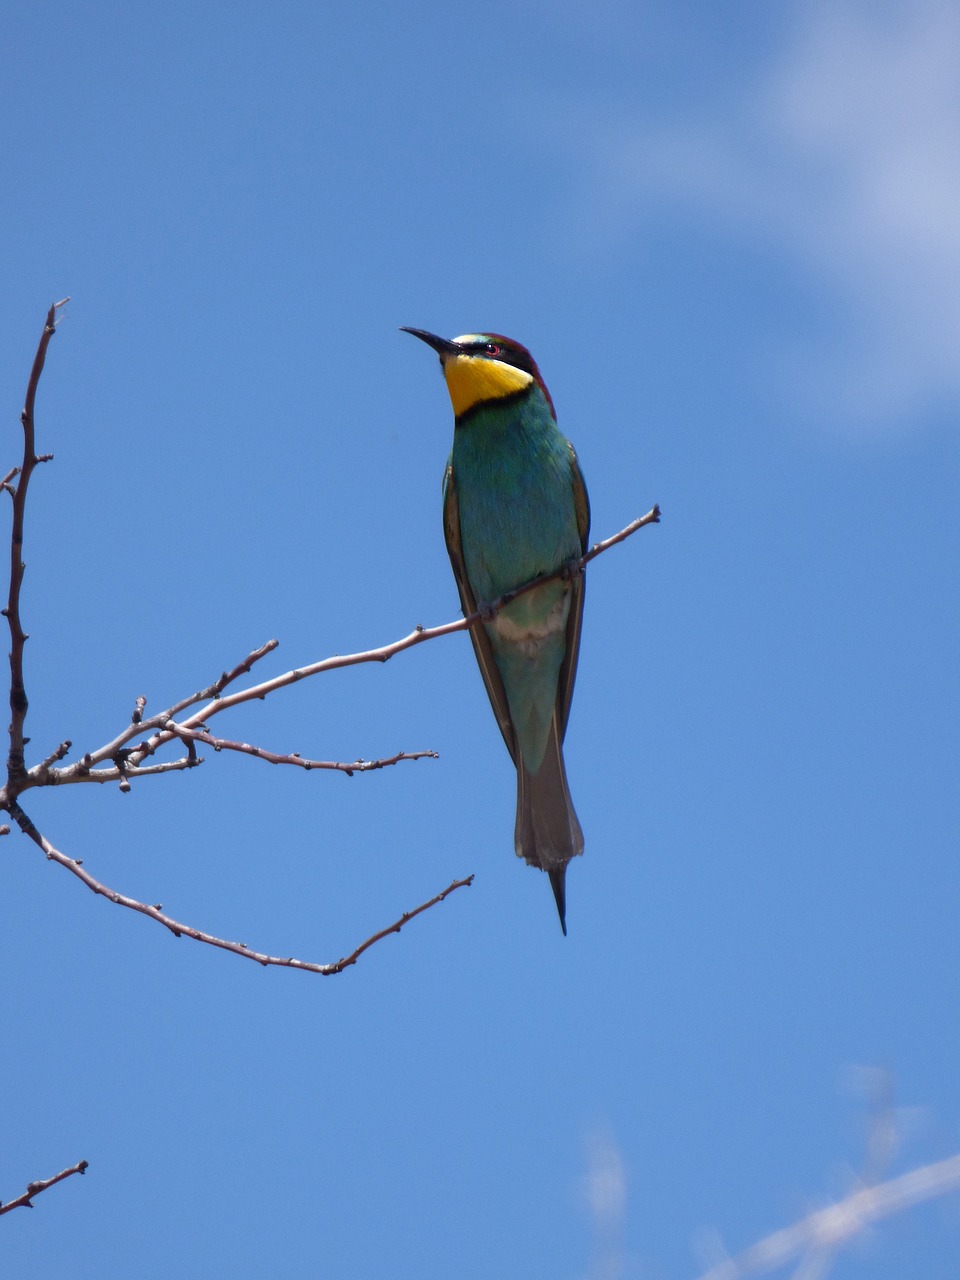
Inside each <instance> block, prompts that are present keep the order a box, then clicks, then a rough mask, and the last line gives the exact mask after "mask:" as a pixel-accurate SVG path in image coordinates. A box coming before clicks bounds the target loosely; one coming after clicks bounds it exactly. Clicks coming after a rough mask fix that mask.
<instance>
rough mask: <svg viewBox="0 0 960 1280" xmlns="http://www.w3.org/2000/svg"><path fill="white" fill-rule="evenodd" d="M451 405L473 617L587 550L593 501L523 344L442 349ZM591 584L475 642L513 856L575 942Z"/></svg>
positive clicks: (501, 615) (556, 587) (533, 596)
mask: <svg viewBox="0 0 960 1280" xmlns="http://www.w3.org/2000/svg"><path fill="white" fill-rule="evenodd" d="M405 332H406V333H412V334H413V335H414V337H416V338H420V339H421V340H422V341H423V342H425V343H427V345H428V346H430V347H433V349H434V350H435V351H436V352H437V353H438V354H439V356H440V364H441V367H442V369H443V373H444V377H445V379H446V383H447V390H448V391H449V393H450V399H451V401H452V402H453V413H454V431H453V451H452V453H451V454H450V458H449V461H448V462H447V469H446V473H445V475H444V481H443V532H444V537H445V538H446V543H447V551H448V552H449V554H450V561H451V563H452V565H453V573H454V577H455V578H456V580H457V588H458V590H459V592H460V602H461V604H462V605H463V610H464V613H466V614H470V613H475V612H476V611H477V609H478V608H480V609H481V610H483V608H484V606H485V605H488V604H492V603H493V602H494V601H495V600H497V599H498V598H499V597H500V596H502V595H504V594H505V593H506V592H508V591H510V590H511V589H512V588H513V587H518V586H520V585H521V584H523V583H525V582H529V581H531V580H532V579H534V578H539V577H544V576H546V575H548V574H555V573H557V572H558V571H559V570H562V569H563V568H564V566H566V565H568V564H570V563H572V562H574V561H576V560H579V558H580V557H581V556H582V555H583V554H584V552H585V551H586V549H587V535H588V533H589V529H590V504H589V501H588V499H587V490H586V487H585V485H584V483H583V476H582V475H581V473H580V465H579V463H578V462H577V455H576V453H574V450H573V446H572V445H571V444H570V441H569V440H567V439H566V438H565V437H564V436H563V435H561V433H560V429H559V428H558V426H557V419H556V414H555V412H554V408H553V401H552V400H551V398H550V392H549V391H548V390H547V388H546V385H545V383H544V381H543V378H542V377H541V376H540V370H539V369H538V368H537V366H536V363H535V361H534V359H533V356H531V354H530V352H529V351H528V350H527V349H526V347H522V346H521V345H520V343H519V342H513V341H512V340H511V339H510V338H504V337H503V336H502V335H501V334H497V333H469V334H466V335H464V336H463V337H460V338H453V339H449V338H438V337H437V335H436V334H433V333H428V332H427V331H426V330H424V329H405ZM583 594H584V579H583V575H582V573H579V572H573V573H570V574H567V575H564V576H563V577H554V578H551V580H550V581H549V582H545V583H544V584H543V586H539V587H535V588H533V589H532V590H531V591H529V592H526V593H525V594H524V595H522V596H519V597H518V598H517V599H516V600H514V601H512V602H511V603H510V604H508V605H506V606H505V607H504V608H502V609H501V610H500V611H499V612H498V613H496V614H494V615H493V616H492V617H490V618H489V620H484V621H483V622H482V623H481V624H480V625H479V626H476V627H473V628H472V629H471V631H470V639H471V640H472V641H473V648H474V652H475V653H476V655H477V661H478V663H479V664H480V673H481V675H482V676H483V682H484V684H485V685H486V687H487V693H488V695H489V697H490V702H491V703H492V705H493V711H494V714H495V715H496V717H497V723H498V724H499V726H500V732H501V733H502V734H503V739H504V741H505V742H506V744H507V750H508V751H509V752H510V755H511V757H512V758H513V762H514V764H515V765H516V767H517V822H516V827H515V830H514V844H515V847H516V851H517V856H518V857H521V858H525V859H526V860H527V862H528V863H530V864H531V865H532V866H534V867H540V869H541V870H542V871H546V872H547V873H548V875H549V876H550V883H551V885H552V886H553V893H554V897H555V898H556V900H557V910H558V912H559V913H560V925H561V928H562V929H563V932H564V933H566V932H567V924H566V889H565V880H566V872H567V863H568V862H569V861H570V859H571V858H574V857H576V855H577V854H578V853H582V852H583V832H582V831H581V830H580V823H579V822H578V820H577V815H576V813H575V812H574V808H573V802H572V801H571V799H570V792H569V789H568V787H567V774H566V770H565V768H564V764H563V748H562V743H563V736H564V733H565V732H566V728H567V717H568V716H569V714H570V700H571V698H572V696H573V683H574V679H575V677H576V673H577V656H578V652H579V648H580V622H581V618H582V617H583Z"/></svg>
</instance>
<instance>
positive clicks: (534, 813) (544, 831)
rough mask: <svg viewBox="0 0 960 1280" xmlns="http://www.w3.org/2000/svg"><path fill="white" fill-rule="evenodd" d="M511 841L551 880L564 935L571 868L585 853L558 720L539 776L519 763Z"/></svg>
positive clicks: (528, 860) (551, 732) (519, 852)
mask: <svg viewBox="0 0 960 1280" xmlns="http://www.w3.org/2000/svg"><path fill="white" fill-rule="evenodd" d="M513 838H514V844H515V846H516V850H517V856H518V857H520V858H525V859H526V860H527V862H529V863H530V865H531V866H533V867H539V868H540V870H541V871H546V872H547V873H548V874H549V876H550V884H551V885H552V886H553V896H554V897H555V898H556V900H557V911H558V913H559V915H560V927H561V928H562V929H563V932H564V934H566V932H567V919H566V917H567V899H566V887H565V885H566V875H567V863H568V862H569V861H570V859H571V858H575V857H576V856H577V854H579V853H583V832H582V831H581V830H580V823H579V821H578V820H577V814H576V811H575V810H574V807H573V801H572V800H571V799H570V789H569V787H568V786H567V771H566V769H565V768H564V766H563V747H562V745H561V743H560V736H559V733H558V732H557V721H556V719H554V721H553V724H552V725H551V727H550V737H549V739H548V741H547V749H546V751H545V752H544V755H543V760H542V761H541V763H540V767H539V768H538V769H537V771H536V772H535V773H531V772H530V770H529V769H528V768H527V767H526V765H525V764H524V763H523V758H522V757H520V759H519V760H518V762H517V825H516V828H515V830H514V837H513Z"/></svg>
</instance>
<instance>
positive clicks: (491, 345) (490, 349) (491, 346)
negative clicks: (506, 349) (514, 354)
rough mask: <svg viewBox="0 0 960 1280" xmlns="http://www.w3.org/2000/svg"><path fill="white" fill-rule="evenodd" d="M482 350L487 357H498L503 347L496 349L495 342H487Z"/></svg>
mask: <svg viewBox="0 0 960 1280" xmlns="http://www.w3.org/2000/svg"><path fill="white" fill-rule="evenodd" d="M484 350H485V351H486V353H487V355H488V356H498V355H499V354H500V352H501V351H502V350H503V347H498V346H497V344H496V343H495V342H488V343H487V345H486V346H485V347H484Z"/></svg>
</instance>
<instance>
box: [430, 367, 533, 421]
mask: <svg viewBox="0 0 960 1280" xmlns="http://www.w3.org/2000/svg"><path fill="white" fill-rule="evenodd" d="M443 375H444V377H445V378H446V380H447V390H448V391H449V392H450V400H451V401H452V403H453V412H454V413H455V414H456V416H457V417H458V418H459V417H460V415H461V414H462V413H466V412H467V410H468V409H472V408H473V406H474V405H475V404H481V403H482V402H483V401H484V400H502V399H503V397H504V396H512V395H515V394H516V392H518V391H522V390H523V389H524V387H529V385H530V383H531V382H532V381H533V378H532V376H531V375H530V374H529V373H527V372H525V370H523V369H515V368H514V367H513V365H512V364H502V363H501V362H500V361H499V360H489V359H484V358H483V356H453V357H452V358H451V359H449V360H445V361H444V364H443Z"/></svg>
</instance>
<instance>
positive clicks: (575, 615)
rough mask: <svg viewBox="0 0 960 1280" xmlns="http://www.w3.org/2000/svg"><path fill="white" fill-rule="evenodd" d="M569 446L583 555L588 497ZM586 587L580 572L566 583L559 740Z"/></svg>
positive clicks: (569, 697) (570, 691)
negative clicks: (566, 614)
mask: <svg viewBox="0 0 960 1280" xmlns="http://www.w3.org/2000/svg"><path fill="white" fill-rule="evenodd" d="M569 448H570V478H571V481H572V484H573V502H574V508H575V510H576V513H577V532H578V533H579V534H580V554H581V555H586V551H587V540H588V538H589V537H590V499H589V498H588V497H587V486H586V485H585V484H584V482H583V473H582V472H581V470H580V463H579V461H578V460H577V454H576V451H575V449H574V447H573V445H572V444H571V445H570V446H569ZM585 590H586V578H585V576H584V575H583V574H582V573H580V574H578V575H577V576H576V577H575V578H574V579H573V580H572V582H571V583H570V613H569V616H568V618H567V647H566V650H565V652H564V655H563V663H562V665H561V667H560V679H559V681H558V682H557V718H558V726H559V730H560V741H561V742H562V741H563V736H564V734H565V733H566V731H567V718H568V717H569V715H570V703H571V701H572V699H573V685H574V682H575V680H576V678H577V659H578V658H579V656H580V625H581V623H582V621H583V598H584V592H585Z"/></svg>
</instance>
